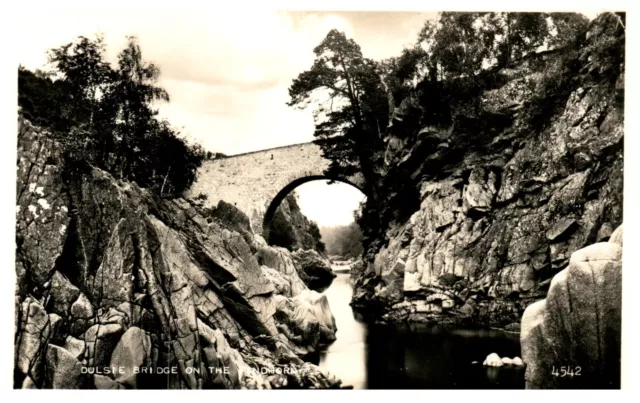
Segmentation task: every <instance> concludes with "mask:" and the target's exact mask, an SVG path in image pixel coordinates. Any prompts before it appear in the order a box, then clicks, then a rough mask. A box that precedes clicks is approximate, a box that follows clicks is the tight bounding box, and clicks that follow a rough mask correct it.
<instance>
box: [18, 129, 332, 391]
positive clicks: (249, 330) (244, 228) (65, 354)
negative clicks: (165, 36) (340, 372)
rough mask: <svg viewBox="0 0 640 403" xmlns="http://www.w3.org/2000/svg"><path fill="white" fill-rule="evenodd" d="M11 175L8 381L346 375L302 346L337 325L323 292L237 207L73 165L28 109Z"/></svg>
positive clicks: (177, 382)
mask: <svg viewBox="0 0 640 403" xmlns="http://www.w3.org/2000/svg"><path fill="white" fill-rule="evenodd" d="M63 173H64V174H63ZM17 188H18V189H17V190H18V192H17V194H18V197H17V213H16V214H17V218H16V230H17V235H16V238H17V239H16V244H17V250H16V272H17V278H18V284H17V287H16V296H15V301H16V320H15V334H16V336H15V340H16V344H15V371H14V374H15V375H14V387H16V388H101V389H102V388H106V389H120V388H191V389H196V388H276V387H289V388H299V387H319V388H329V387H338V386H339V385H340V381H339V380H337V379H336V378H334V377H332V376H331V375H329V374H325V373H323V372H321V371H320V370H319V368H318V367H316V366H314V365H311V364H307V363H303V362H302V360H301V359H300V358H299V355H303V354H307V353H308V352H310V351H314V350H316V349H317V348H318V347H319V346H320V345H322V344H323V343H328V342H330V341H331V340H333V339H335V334H334V332H335V324H334V322H333V316H332V315H331V311H330V310H329V307H328V305H327V304H326V300H324V301H323V300H322V298H320V297H317V296H316V297H313V298H312V297H310V296H309V294H308V293H310V292H311V291H310V290H308V289H307V287H306V286H305V285H304V283H303V282H302V280H301V279H300V278H299V276H298V270H297V269H296V267H295V263H294V262H293V259H292V258H291V254H290V253H289V252H288V251H287V250H285V249H282V248H272V247H270V246H268V245H267V244H266V243H265V242H264V240H262V239H261V237H259V236H255V235H254V234H253V232H252V231H251V226H250V225H249V224H248V223H249V220H248V218H247V217H246V216H244V214H243V213H242V212H240V211H239V210H237V209H236V208H235V207H233V206H231V205H226V204H224V203H220V204H219V205H218V206H216V208H213V209H211V208H200V207H197V205H196V204H193V203H191V202H188V201H186V200H183V199H174V200H166V199H157V198H155V197H154V196H152V195H151V194H149V193H148V192H147V191H146V190H144V189H141V188H139V187H138V186H137V185H136V184H135V183H128V182H124V181H117V180H115V179H114V178H113V177H111V176H110V175H109V174H108V173H106V172H104V171H101V170H99V169H95V168H91V167H87V168H86V169H84V170H81V171H73V172H72V171H68V170H65V169H63V163H62V160H61V158H60V156H59V151H58V148H57V145H56V143H55V142H54V141H52V140H51V139H50V137H49V135H48V134H47V133H46V132H45V131H42V130H40V129H38V128H36V127H33V126H32V125H31V124H30V123H29V122H27V121H25V120H23V119H22V118H21V119H20V120H19V133H18V181H17ZM312 295H314V294H312ZM285 308H286V309H285ZM105 367H107V368H108V367H112V368H113V367H115V368H123V370H122V371H111V372H104V371H103V369H104V368H105ZM143 368H144V369H146V371H147V372H146V373H143V372H141V371H143ZM136 369H139V370H140V371H139V372H136ZM167 369H168V371H169V372H162V371H163V370H167Z"/></svg>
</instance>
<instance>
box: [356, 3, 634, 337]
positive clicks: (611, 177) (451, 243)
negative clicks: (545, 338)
mask: <svg viewBox="0 0 640 403" xmlns="http://www.w3.org/2000/svg"><path fill="white" fill-rule="evenodd" d="M491 77H492V79H491V82H490V84H486V85H484V86H483V87H482V88H481V90H480V91H479V95H478V98H477V100H476V101H477V102H476V103H475V104H474V105H473V106H474V109H473V111H472V112H471V111H467V110H465V109H464V108H462V107H461V108H460V109H459V110H458V111H457V112H456V115H455V116H453V118H452V119H451V122H449V123H448V124H446V125H443V124H437V123H434V119H433V116H434V114H435V112H434V109H433V108H434V105H436V104H437V103H438V100H434V99H433V96H434V93H432V92H429V91H427V90H426V89H424V87H423V88H421V87H420V86H418V88H417V89H416V91H415V93H414V94H413V95H411V96H410V97H409V98H407V99H405V100H404V101H403V102H402V103H401V105H400V107H398V108H397V109H396V111H395V113H394V119H393V121H392V124H391V126H390V127H389V129H388V130H387V132H386V135H385V141H386V142H387V144H388V146H387V150H386V153H385V155H384V158H383V159H384V161H383V162H382V163H381V164H380V165H381V168H380V169H379V172H380V175H381V178H382V179H381V183H382V185H381V186H380V187H381V188H385V189H390V190H389V194H388V195H386V196H385V199H384V202H383V203H382V205H383V206H382V207H381V208H380V210H378V211H374V213H375V214H372V216H373V217H374V219H378V220H380V221H382V222H383V227H382V231H381V232H380V233H378V234H377V235H375V236H374V237H373V238H374V239H369V242H368V250H367V261H368V267H367V269H366V270H365V271H364V272H363V274H362V275H360V276H359V278H358V280H357V282H356V290H355V292H354V304H355V305H357V306H366V307H367V308H368V309H369V310H371V309H372V308H374V307H376V308H379V311H378V314H377V317H378V318H379V319H380V318H381V319H383V320H389V321H395V320H400V321H404V320H414V321H428V322H430V321H433V322H471V323H481V324H489V325H499V326H503V325H504V326H506V325H510V326H512V327H514V328H517V327H519V326H518V324H519V319H520V317H521V315H522V313H523V311H524V309H525V308H526V306H527V305H529V304H531V303H532V302H534V301H536V300H539V299H541V298H543V297H544V296H545V295H546V292H547V290H548V288H549V284H550V281H551V278H552V277H553V275H555V274H556V273H558V272H559V271H560V270H562V269H563V268H565V267H566V266H567V265H568V263H569V258H570V256H571V254H572V253H573V252H575V251H576V250H578V249H580V248H582V247H584V246H586V245H589V244H591V243H594V242H600V241H606V240H607V239H608V238H609V236H610V235H611V234H612V232H613V230H614V229H615V228H616V227H617V226H618V225H620V223H621V222H622V185H623V110H624V108H623V98H624V28H623V27H622V26H621V24H619V20H618V19H617V16H615V15H613V14H603V15H601V16H600V17H598V18H597V19H596V20H594V21H593V22H592V24H591V26H590V27H589V30H588V32H587V33H586V35H585V36H584V37H582V38H580V42H579V44H578V45H577V46H576V47H575V48H573V49H560V50H558V51H554V52H544V53H541V54H538V55H534V56H531V57H529V58H528V59H525V60H523V61H521V62H520V63H519V64H517V65H514V66H511V67H509V68H504V69H501V70H499V71H495V72H491ZM469 91H471V89H470V90H469ZM394 183H399V184H400V185H399V187H396V188H395V190H394V188H393V185H394ZM378 217H382V218H378ZM385 217H387V218H385ZM389 217H390V218H389Z"/></svg>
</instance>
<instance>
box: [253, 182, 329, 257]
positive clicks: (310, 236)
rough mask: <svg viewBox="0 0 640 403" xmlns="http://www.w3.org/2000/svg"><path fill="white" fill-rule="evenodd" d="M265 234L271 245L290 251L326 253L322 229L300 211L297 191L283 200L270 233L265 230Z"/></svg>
mask: <svg viewBox="0 0 640 403" xmlns="http://www.w3.org/2000/svg"><path fill="white" fill-rule="evenodd" d="M263 234H264V235H265V239H266V240H267V242H268V243H269V245H274V246H282V247H285V248H287V249H289V250H290V251H296V250H304V249H312V250H315V251H317V252H321V253H322V252H324V244H323V243H322V241H321V240H320V238H321V236H320V229H319V228H318V226H317V225H316V223H315V222H313V221H309V219H308V218H307V217H306V216H305V215H304V214H302V212H301V211H300V207H299V206H298V202H297V200H296V194H295V191H293V192H291V193H289V194H288V195H287V197H285V198H284V200H282V203H280V206H279V207H278V208H277V210H276V212H275V213H274V215H273V218H272V220H271V225H270V227H269V228H268V231H267V228H264V229H263Z"/></svg>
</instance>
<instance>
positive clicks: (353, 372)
mask: <svg viewBox="0 0 640 403" xmlns="http://www.w3.org/2000/svg"><path fill="white" fill-rule="evenodd" d="M344 267H345V266H342V267H340V266H337V267H334V270H336V269H340V268H342V269H343V268H344ZM337 274H338V277H337V278H335V279H334V281H333V283H332V284H331V286H330V287H329V288H328V289H326V290H325V291H324V294H326V295H327V298H328V300H329V305H330V306H331V311H332V312H333V315H334V316H335V319H336V325H337V327H338V332H337V334H336V336H337V340H336V341H335V342H334V343H333V344H331V345H330V346H329V347H328V348H327V349H326V350H325V351H322V352H320V354H319V357H318V358H319V365H320V367H322V368H324V369H326V370H327V371H328V372H330V373H332V374H334V375H336V376H337V377H339V378H340V379H342V381H343V384H344V385H351V386H353V387H354V389H522V388H524V369H522V368H514V367H499V368H485V367H483V366H482V361H484V359H485V357H486V356H487V355H488V354H490V353H494V352H495V353H497V354H498V355H499V356H501V357H504V356H507V357H511V358H513V357H515V356H519V355H520V342H519V337H518V335H517V334H509V333H505V332H502V331H500V330H468V329H452V328H447V329H445V328H440V327H433V326H427V325H422V324H414V325H378V324H367V323H365V322H363V321H361V320H359V319H358V318H356V316H355V315H354V313H353V311H352V309H351V306H350V305H349V302H350V301H351V294H352V288H351V285H350V283H349V273H344V272H342V273H337ZM473 361H478V362H479V363H472V362H473Z"/></svg>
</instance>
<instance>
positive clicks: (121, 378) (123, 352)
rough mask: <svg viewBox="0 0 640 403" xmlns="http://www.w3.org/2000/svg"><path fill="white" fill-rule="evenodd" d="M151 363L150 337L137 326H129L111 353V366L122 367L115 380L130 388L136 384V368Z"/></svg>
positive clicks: (133, 387)
mask: <svg viewBox="0 0 640 403" xmlns="http://www.w3.org/2000/svg"><path fill="white" fill-rule="evenodd" d="M150 365H151V338H150V337H149V336H148V335H147V333H146V332H145V331H144V330H142V329H140V328H138V327H131V328H129V329H128V330H127V331H126V332H124V334H123V335H122V337H121V338H120V341H118V344H117V345H116V348H115V349H114V350H113V353H112V354H111V364H110V366H111V367H112V368H119V367H122V368H124V371H123V373H118V374H116V377H115V380H116V381H118V382H119V383H121V384H123V385H126V386H128V387H130V388H132V389H135V388H136V386H137V372H138V373H139V371H136V368H140V367H150Z"/></svg>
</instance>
